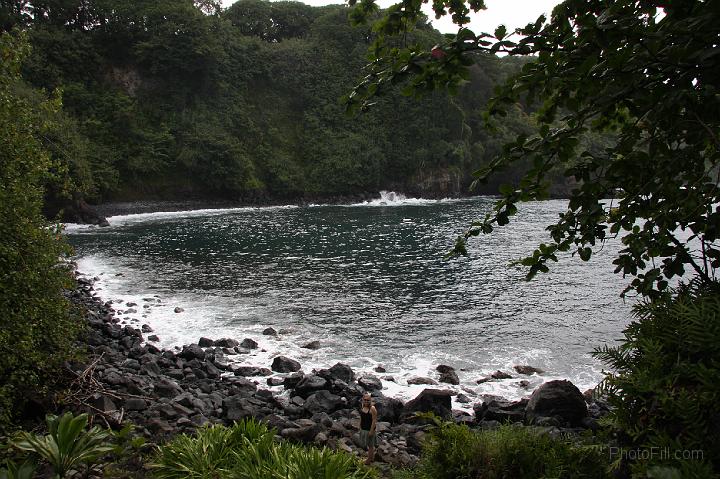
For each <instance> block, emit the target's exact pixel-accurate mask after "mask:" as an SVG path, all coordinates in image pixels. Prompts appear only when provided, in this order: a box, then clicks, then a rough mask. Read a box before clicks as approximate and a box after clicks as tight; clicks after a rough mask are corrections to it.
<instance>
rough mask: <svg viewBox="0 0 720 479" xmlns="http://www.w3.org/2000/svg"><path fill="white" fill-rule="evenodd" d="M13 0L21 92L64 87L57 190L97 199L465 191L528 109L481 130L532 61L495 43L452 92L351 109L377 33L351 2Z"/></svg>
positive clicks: (522, 123) (424, 32) (426, 39)
mask: <svg viewBox="0 0 720 479" xmlns="http://www.w3.org/2000/svg"><path fill="white" fill-rule="evenodd" d="M4 5H6V7H5V9H4V10H3V11H2V12H0V23H1V24H2V28H3V30H11V29H13V28H14V29H23V30H27V31H28V32H29V40H30V43H31V46H32V53H31V55H30V56H29V58H28V60H26V62H25V64H24V67H23V77H24V79H25V82H26V84H23V85H18V86H17V92H18V94H19V95H23V96H25V97H27V98H28V99H30V100H31V101H34V102H35V103H37V104H40V103H41V101H42V100H43V98H46V97H47V96H48V95H50V94H51V93H52V92H54V91H55V90H58V91H59V92H60V94H61V97H62V102H63V108H62V109H61V110H59V111H58V112H56V113H53V114H52V118H49V119H48V120H50V121H49V123H48V124H49V126H48V128H47V131H46V133H45V135H44V138H43V141H44V142H45V146H46V147H47V148H48V149H49V150H50V151H51V152H52V154H53V156H54V159H55V160H56V162H57V165H58V166H57V170H58V177H60V178H61V179H64V180H65V181H64V182H57V181H55V182H54V183H53V187H52V190H53V191H52V192H51V194H50V197H51V198H52V199H51V202H53V203H56V204H60V203H61V202H60V201H58V199H57V198H59V197H61V196H63V195H64V196H65V197H67V196H69V195H71V194H72V193H73V192H76V194H75V196H76V197H78V194H77V192H80V193H81V194H82V195H84V196H85V197H86V198H88V199H89V200H91V201H109V200H134V199H147V198H151V199H177V198H206V199H210V198H213V199H215V198H222V199H228V200H233V201H243V202H263V201H288V200H290V201H292V200H299V199H306V200H312V199H318V198H330V197H335V196H345V195H354V194H359V193H366V192H371V193H374V192H377V191H378V190H380V189H395V190H399V191H404V192H407V193H410V194H418V195H426V196H431V195H439V196H446V195H451V194H462V193H466V192H467V187H468V185H469V184H470V182H471V173H472V171H474V170H476V169H477V168H478V167H480V166H481V165H482V164H484V163H486V162H487V161H489V160H490V159H491V158H492V157H493V156H494V155H495V154H496V153H497V152H498V151H499V145H501V144H503V142H504V141H505V140H507V139H509V138H510V137H514V135H516V134H517V133H520V132H529V131H530V126H531V124H532V121H533V120H532V117H531V115H529V114H528V113H527V112H526V111H525V109H523V108H522V107H521V106H518V108H516V110H515V111H514V112H512V113H511V114H510V115H508V116H507V117H505V118H504V120H503V123H502V124H500V125H499V126H498V130H497V131H496V132H494V133H491V132H489V131H487V130H486V128H485V127H484V125H483V122H482V115H481V113H482V109H483V106H484V104H485V101H486V100H487V99H488V98H489V96H490V95H491V93H492V89H493V86H494V85H495V84H497V83H498V82H499V81H500V80H502V79H503V78H505V77H506V76H507V75H509V74H511V73H512V72H514V71H517V69H518V68H519V66H520V65H521V64H522V63H523V60H519V59H517V58H497V57H495V56H491V55H486V54H478V55H477V56H476V65H475V66H474V67H473V68H472V70H471V78H470V80H469V82H468V83H467V84H466V85H465V86H464V87H463V89H462V91H461V92H460V94H459V95H458V96H457V97H454V98H451V97H449V96H448V95H447V94H446V93H444V92H437V93H434V94H433V95H432V96H430V97H427V98H424V99H422V101H417V100H416V99H413V98H406V97H403V96H401V95H387V96H385V97H382V98H380V99H379V100H378V104H376V105H374V107H373V108H371V109H370V110H369V111H368V112H366V113H364V114H362V115H360V116H357V117H349V116H347V115H345V114H344V110H343V106H342V105H341V103H340V101H339V99H340V98H341V97H342V95H344V94H347V93H348V92H349V91H350V90H351V88H352V86H353V84H354V83H355V82H356V81H357V79H358V77H359V76H360V75H361V74H362V67H363V65H364V64H365V63H366V61H367V60H366V52H367V49H368V46H369V45H370V43H371V41H372V39H373V35H374V33H373V32H372V31H371V30H370V28H369V27H357V28H356V27H352V26H351V25H350V22H349V20H348V12H349V10H348V9H347V8H346V7H345V6H342V5H337V6H327V7H311V6H307V5H304V4H302V3H299V2H272V3H270V2H267V1H261V0H240V1H238V2H237V3H235V4H234V5H233V6H232V7H230V8H228V9H226V10H222V9H220V8H218V6H217V5H216V4H214V3H213V2H209V1H195V2H193V1H192V0H138V1H132V2H131V1H110V0H82V1H81V0H46V1H15V2H10V3H9V4H8V3H5V2H4ZM408 35H409V36H412V37H413V38H415V39H420V40H421V41H422V42H423V43H424V44H426V45H428V46H431V45H434V44H435V43H437V42H438V41H439V40H440V39H441V36H440V34H439V33H438V32H437V31H435V30H433V29H432V27H431V26H430V25H429V23H427V22H423V23H421V24H418V25H417V26H416V27H415V28H413V29H411V30H410V31H409V32H408ZM63 165H66V166H67V168H66V170H67V171H64V169H63ZM508 175H509V176H517V174H516V173H515V172H509V173H508ZM505 179H507V178H498V179H497V180H496V182H495V183H494V184H491V185H487V186H485V190H482V191H484V192H494V191H495V188H496V187H497V184H498V183H500V182H502V181H503V180H505Z"/></svg>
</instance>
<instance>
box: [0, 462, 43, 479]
mask: <svg viewBox="0 0 720 479" xmlns="http://www.w3.org/2000/svg"><path fill="white" fill-rule="evenodd" d="M6 466H7V467H5V468H3V469H0V479H32V478H33V477H35V476H34V474H35V469H37V466H36V465H35V464H34V463H32V462H23V463H22V464H20V465H17V464H15V463H14V462H12V461H8V462H7V464H6Z"/></svg>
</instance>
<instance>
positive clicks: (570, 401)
mask: <svg viewBox="0 0 720 479" xmlns="http://www.w3.org/2000/svg"><path fill="white" fill-rule="evenodd" d="M587 414H588V411H587V405H586V404H585V398H584V397H583V395H582V393H581V392H580V390H579V389H578V388H577V387H575V385H574V384H573V383H571V382H570V381H567V380H562V381H558V380H556V381H548V382H546V383H543V384H541V385H540V387H538V388H537V389H536V390H535V391H534V392H533V393H532V396H530V401H529V402H528V404H527V407H526V408H525V417H526V419H527V421H528V423H530V424H533V423H534V422H535V421H536V420H537V418H540V417H556V418H558V419H560V420H561V421H562V422H564V423H570V424H571V425H573V426H579V425H580V424H581V423H582V420H583V418H585V417H586V416H587Z"/></svg>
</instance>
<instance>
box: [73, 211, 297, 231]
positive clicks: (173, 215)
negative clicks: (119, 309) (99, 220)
mask: <svg viewBox="0 0 720 479" xmlns="http://www.w3.org/2000/svg"><path fill="white" fill-rule="evenodd" d="M293 208H299V206H297V205H282V206H258V207H254V206H243V207H238V208H206V209H200V210H183V211H158V212H155V213H135V214H129V215H115V216H109V217H108V218H107V220H108V222H109V223H110V226H111V227H117V226H127V225H131V224H136V223H147V222H161V221H165V220H178V219H184V218H199V217H210V216H221V215H232V214H241V213H247V212H249V211H257V210H261V209H266V210H273V209H275V210H277V209H293ZM95 228H99V227H98V226H95V225H81V224H74V223H66V224H64V229H65V231H67V232H70V233H73V232H80V231H83V230H92V229H95Z"/></svg>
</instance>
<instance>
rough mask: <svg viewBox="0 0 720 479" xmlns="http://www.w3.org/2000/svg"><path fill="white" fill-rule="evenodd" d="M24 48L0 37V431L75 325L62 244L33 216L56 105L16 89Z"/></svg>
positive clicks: (44, 382)
mask: <svg viewBox="0 0 720 479" xmlns="http://www.w3.org/2000/svg"><path fill="white" fill-rule="evenodd" d="M27 53H28V45H27V41H26V38H25V37H24V36H17V35H11V34H8V33H5V34H2V36H0V57H2V62H0V217H2V218H3V220H2V222H0V237H1V238H2V242H0V311H2V314H0V430H2V429H3V428H4V427H5V426H6V425H7V424H8V423H9V421H10V420H11V419H13V417H14V416H15V415H16V414H17V413H18V412H19V410H20V409H21V408H22V407H23V405H24V404H25V402H26V401H27V400H29V399H37V400H40V399H42V398H43V397H44V395H46V394H47V392H48V390H49V388H50V387H51V386H52V385H53V384H54V383H55V382H56V381H57V379H58V374H57V372H58V370H59V369H60V367H61V365H62V364H63V362H64V361H66V360H67V359H68V358H70V356H71V355H72V354H73V340H74V338H75V337H76V332H77V331H78V329H79V327H80V322H79V321H77V320H76V318H75V317H74V316H72V315H71V314H70V311H69V305H68V302H67V301H66V300H65V299H64V298H63V297H62V295H61V290H62V288H63V287H67V286H69V285H70V283H71V277H70V275H69V273H68V271H67V269H66V268H64V267H63V266H62V265H61V264H58V263H59V261H60V258H62V257H63V256H65V255H66V254H67V253H68V247H67V245H66V243H65V242H64V241H62V239H61V238H60V236H59V234H58V232H57V231H56V227H55V226H54V225H51V224H48V223H47V222H46V221H45V220H44V219H43V217H42V215H41V213H40V212H41V206H42V199H43V193H44V188H43V187H44V185H45V184H46V183H47V182H48V181H50V179H49V177H50V172H51V171H52V170H53V169H55V171H58V169H57V168H56V167H55V165H53V163H52V161H51V159H50V157H49V155H48V154H47V153H46V151H45V150H44V149H43V147H42V144H41V142H40V141H39V140H38V138H40V137H42V135H43V134H44V132H45V131H46V126H47V123H46V122H44V121H43V118H47V117H51V116H52V115H53V114H54V112H55V111H57V109H58V107H59V104H58V102H57V100H51V101H50V100H46V101H43V102H39V103H34V104H33V103H30V102H28V101H26V100H25V99H23V98H22V97H20V96H18V95H16V94H15V92H16V90H17V88H18V87H19V85H20V84H21V80H20V76H19V68H20V62H21V60H22V58H23V57H24V56H26V55H27Z"/></svg>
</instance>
